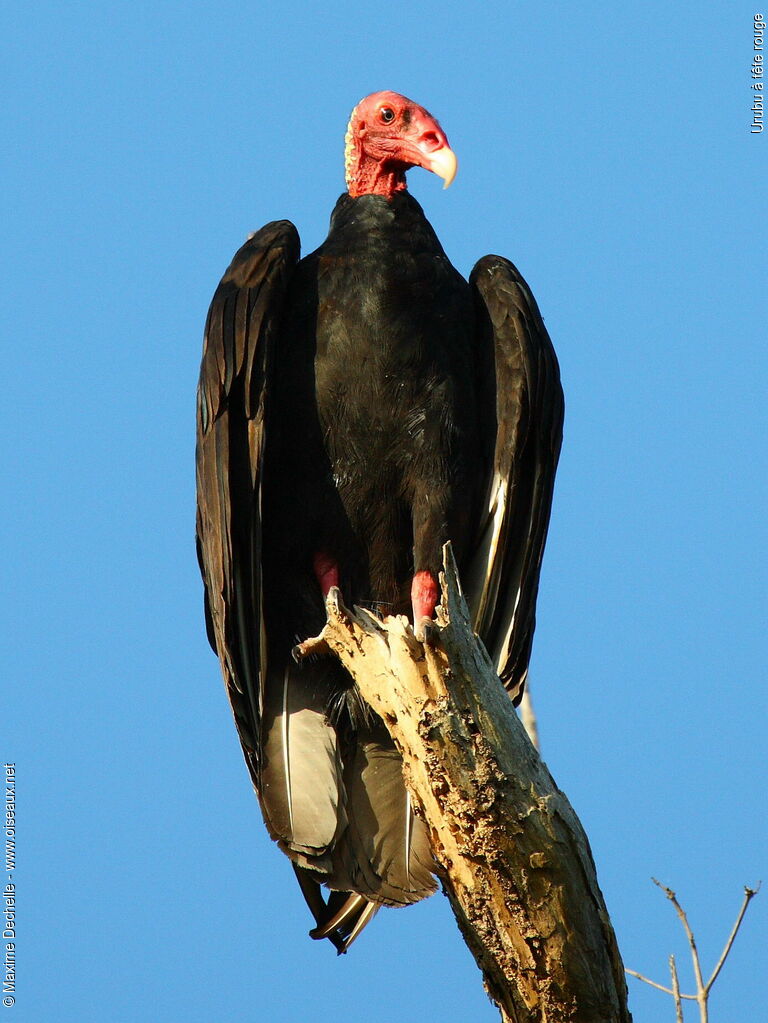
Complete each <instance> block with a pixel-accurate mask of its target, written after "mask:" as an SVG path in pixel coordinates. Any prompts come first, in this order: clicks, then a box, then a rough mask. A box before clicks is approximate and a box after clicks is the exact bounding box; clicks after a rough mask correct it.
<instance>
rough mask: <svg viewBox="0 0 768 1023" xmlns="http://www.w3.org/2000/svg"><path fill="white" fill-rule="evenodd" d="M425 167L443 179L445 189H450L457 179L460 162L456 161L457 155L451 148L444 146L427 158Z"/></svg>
mask: <svg viewBox="0 0 768 1023" xmlns="http://www.w3.org/2000/svg"><path fill="white" fill-rule="evenodd" d="M424 166H425V167H426V168H427V170H431V171H432V173H433V174H437V176H438V177H439V178H442V179H443V181H444V182H445V183H444V185H443V188H444V189H445V188H448V186H449V185H450V184H451V182H452V181H453V179H454V178H455V177H456V169H457V167H458V160H457V159H456V154H455V153H454V151H453V150H452V149H451V148H450V147H449V146H442V147H441V148H440V149H436V150H435V151H434V153H430V154H429V155H428V156H427V157H426V159H425V161H424Z"/></svg>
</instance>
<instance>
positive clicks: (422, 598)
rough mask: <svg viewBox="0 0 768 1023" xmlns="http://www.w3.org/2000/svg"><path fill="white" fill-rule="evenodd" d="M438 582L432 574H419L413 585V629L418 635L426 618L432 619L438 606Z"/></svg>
mask: <svg viewBox="0 0 768 1023" xmlns="http://www.w3.org/2000/svg"><path fill="white" fill-rule="evenodd" d="M437 598H438V590H437V581H436V579H435V577H434V576H433V575H432V573H431V572H426V571H422V572H417V573H416V574H415V575H414V577H413V582H412V583H411V604H412V605H413V627H414V629H416V631H417V633H418V632H419V631H423V630H422V629H421V626H422V623H423V621H424V619H425V618H427V619H430V620H431V619H432V618H433V617H434V614H435V607H436V606H437Z"/></svg>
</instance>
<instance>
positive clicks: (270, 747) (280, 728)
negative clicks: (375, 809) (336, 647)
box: [259, 664, 347, 870]
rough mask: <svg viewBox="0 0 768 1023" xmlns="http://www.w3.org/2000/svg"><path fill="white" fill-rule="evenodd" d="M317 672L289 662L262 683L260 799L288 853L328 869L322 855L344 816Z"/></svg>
mask: <svg viewBox="0 0 768 1023" xmlns="http://www.w3.org/2000/svg"><path fill="white" fill-rule="evenodd" d="M316 675H317V673H316V672H313V671H312V669H311V666H307V668H306V670H305V669H303V668H302V667H299V666H298V665H295V664H289V665H287V666H286V667H285V669H284V670H283V672H282V674H281V676H278V677H277V678H275V677H274V676H273V677H272V678H271V679H270V680H269V683H268V685H267V686H266V687H265V698H264V716H263V719H262V736H261V749H262V768H261V776H260V785H259V797H260V801H261V806H262V810H263V812H264V818H265V820H266V823H267V827H268V828H269V831H270V833H271V835H272V837H273V838H275V839H276V840H277V841H278V842H279V843H280V845H281V847H282V848H284V849H285V851H286V852H287V853H288V855H289V856H291V857H292V858H295V859H298V860H299V862H300V863H301V864H302V865H304V866H307V867H311V868H312V869H315V870H323V869H325V870H327V869H328V868H329V866H330V861H329V860H327V857H326V856H325V854H326V853H327V851H328V850H329V849H330V848H331V847H332V846H333V844H334V842H335V841H336V839H337V838H338V836H339V835H340V833H341V832H342V830H343V829H344V827H345V826H346V823H347V818H346V812H345V809H344V798H343V791H342V787H341V762H340V758H339V752H338V744H337V737H336V730H335V729H334V728H333V727H332V726H331V725H330V724H329V723H328V721H327V719H326V715H325V704H326V702H327V697H326V694H325V692H324V687H323V686H322V684H318V681H322V680H318V679H317V677H316ZM294 854H295V856H294Z"/></svg>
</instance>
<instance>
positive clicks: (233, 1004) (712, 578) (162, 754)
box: [0, 0, 768, 1023]
mask: <svg viewBox="0 0 768 1023" xmlns="http://www.w3.org/2000/svg"><path fill="white" fill-rule="evenodd" d="M564 7H565V5H561V4H553V3H541V2H538V3H533V2H525V3H522V2H521V3H505V4H498V3H490V4H484V5H480V4H477V5H464V6H462V7H458V6H457V7H454V8H451V7H450V5H447V4H445V3H440V4H438V3H409V4H405V3H398V2H391V3H389V4H388V5H385V6H382V5H379V6H376V7H373V6H370V7H365V6H361V5H359V4H351V3H348V2H347V0H342V2H340V3H338V4H336V5H334V6H333V7H329V6H328V5H326V4H319V3H305V4H303V5H300V6H299V7H294V8H293V9H292V10H290V11H289V12H279V11H278V10H277V9H276V7H275V5H270V7H269V9H266V5H263V4H247V5H243V4H242V3H237V4H235V3H231V2H229V0H223V2H219V3H217V4H215V5H214V4H211V3H185V4H182V3H178V2H168V3H153V4H148V3H137V2H132V3H115V2H104V3H99V4H95V3H92V4H87V3H86V4H75V3H72V4H66V5H63V4H59V3H57V4H53V3H36V2H34V0H33V2H30V3H27V4H25V5H23V6H17V7H16V8H15V9H13V10H11V8H9V7H8V6H6V8H5V10H4V12H3V14H2V16H1V17H2V24H0V30H1V31H2V36H3V40H4V44H3V48H4V51H5V56H4V59H3V64H4V72H5V75H4V77H5V86H4V90H3V91H4V100H3V104H2V110H1V111H0V122H2V125H1V127H2V133H3V138H4V139H5V146H4V152H3V160H2V164H3V166H2V191H3V196H4V200H5V202H4V206H5V211H4V217H3V221H4V223H3V231H2V236H1V237H2V242H1V244H2V258H3V280H4V283H5V300H4V302H3V303H2V308H1V309H0V326H1V329H0V338H2V344H3V351H4V357H3V367H4V369H3V381H4V393H5V400H4V407H5V408H6V411H7V412H8V413H9V415H8V416H7V418H6V425H5V429H4V430H3V431H2V435H0V445H1V446H2V465H3V473H4V478H5V486H4V487H3V490H2V497H0V502H2V530H3V536H2V540H3V556H4V559H5V565H4V573H3V575H4V579H5V585H4V587H3V592H4V598H3V602H2V612H3V620H4V629H3V664H4V672H3V674H4V685H3V700H2V708H3V725H4V727H3V733H2V736H3V751H2V755H3V756H4V757H5V758H6V759H7V760H11V761H14V762H15V763H16V765H17V772H18V781H17V786H18V815H19V825H18V836H17V838H18V868H17V871H16V876H15V881H16V882H17V886H18V921H19V927H18V939H17V944H18V952H17V956H18V965H17V970H18V975H17V1002H16V1005H15V1006H13V1007H12V1008H11V1009H4V1008H3V1007H2V1006H0V1012H2V1013H4V1014H6V1015H7V1018H8V1020H9V1021H12V1020H14V1019H15V1020H16V1021H18V1023H21V1021H25V1023H26V1021H33V1023H37V1021H48V1020H52V1019H56V1020H57V1021H61V1023H69V1021H78V1023H80V1021H90V1020H93V1021H103V1020H111V1021H114V1023H132V1021H138V1020H145V1019H151V1020H157V1021H159V1023H176V1021H188V1023H218V1021H220V1020H224V1019H226V1020H228V1021H232V1023H241V1021H242V1023H245V1021H257V1023H258V1021H261V1020H264V1021H266V1020H269V1021H270V1023H293V1021H298V1020H305V1019H307V1018H309V1017H310V1014H311V1018H312V1019H314V1020H317V1021H323V1020H336V1019H338V1018H339V1017H340V1015H342V1014H343V1015H345V1016H346V1017H347V1018H351V1019H357V1018H363V1017H365V1019H366V1021H367V1023H379V1021H381V1023H384V1021H387V1023H389V1021H391V1020H392V1019H394V1018H397V1019H399V1020H401V1021H403V1023H411V1021H423V1020H438V1019H461V1020H467V1021H473V1023H474V1021H477V1023H486V1021H487V1023H490V1021H492V1020H494V1019H496V1018H497V1017H496V1014H495V1010H493V1008H492V1007H491V1006H490V1004H489V1003H488V1002H487V999H486V998H485V995H484V993H483V991H482V988H481V985H480V978H479V974H477V971H476V968H475V966H474V963H473V961H472V960H471V957H470V956H469V953H468V952H467V951H466V949H465V948H464V946H463V944H462V942H461V939H460V937H459V934H458V931H457V929H456V926H455V924H454V922H453V919H452V917H451V914H450V911H449V908H448V906H447V902H446V900H445V899H444V898H443V897H442V896H437V897H435V898H433V899H431V900H429V901H428V902H426V903H423V904H421V905H419V906H417V907H414V908H412V909H409V910H403V911H389V912H382V913H380V914H379V916H378V917H377V919H376V921H375V924H374V925H373V926H371V927H370V928H369V929H368V931H367V932H366V933H365V935H364V937H363V938H362V939H361V940H360V941H359V942H358V944H357V945H356V946H355V948H354V949H353V951H352V952H351V953H350V954H349V955H348V956H346V957H345V958H343V959H341V960H336V958H335V957H334V955H333V951H332V949H331V948H330V946H327V943H313V942H311V941H309V940H308V939H307V937H306V931H307V930H308V928H309V926H310V921H309V919H308V914H307V912H306V911H305V909H304V907H303V905H302V901H301V897H300V894H299V892H298V889H297V888H296V886H295V883H294V879H293V876H292V873H291V871H290V869H289V867H288V864H287V861H286V860H285V859H284V858H283V857H282V856H281V854H280V853H279V852H278V851H277V850H276V849H275V848H273V846H272V845H271V843H270V842H269V841H268V839H267V838H266V836H265V834H264V831H263V827H262V825H261V821H260V817H259V812H258V808H257V805H256V802H255V799H254V798H253V795H252V793H251V791H250V785H249V782H248V778H247V775H246V771H245V768H244V765H243V763H242V760H241V756H240V752H239V749H238V743H237V741H236V738H235V734H234V729H233V727H232V723H231V720H230V713H229V709H228V707H227V704H226V699H225V696H224V692H223V686H222V683H221V681H220V678H219V672H218V665H217V662H216V660H215V658H214V657H213V655H212V654H211V652H210V650H209V649H208V647H207V643H206V639H205V631H204V627H203V620H202V603H201V585H200V582H199V579H198V574H197V567H196V564H195V558H194V548H193V532H194V522H193V520H194V473H193V460H194V391H195V385H196V378H197V371H198V364H199V356H200V345H201V335H202V327H203V323H204V320H205V314H206V310H207V306H208V302H209V301H210V297H211V295H212V293H213V289H214V287H215V285H216V283H217V281H218V279H219V277H220V276H221V274H222V272H223V270H224V269H225V267H226V265H227V263H228V261H229V259H230V257H231V255H232V253H233V252H234V250H235V249H236V248H237V247H238V246H239V245H240V243H241V242H242V240H243V239H244V238H245V236H246V234H247V233H248V232H250V231H252V230H254V229H256V228H257V227H259V226H260V225H261V224H263V223H265V222H266V221H268V220H273V219H278V218H284V217H285V218H289V219H291V220H293V221H294V222H295V223H296V225H297V227H298V228H299V231H300V233H301V236H302V240H303V246H304V251H305V252H307V251H310V250H311V249H312V248H313V247H315V246H316V245H317V244H319V243H320V242H321V241H322V239H323V237H324V234H325V231H326V229H327V222H328V217H329V214H330V211H331V209H332V206H333V203H334V201H335V199H336V198H337V196H338V194H339V193H340V191H341V189H342V188H343V159H342V152H343V135H344V129H345V126H346V121H347V118H348V115H349V111H350V110H351V108H352V106H353V105H354V104H355V103H356V101H357V100H358V99H360V98H361V96H363V95H365V94H366V93H368V92H370V91H372V90H374V89H381V88H391V89H395V90H397V91H400V92H404V93H405V94H406V95H409V96H411V97H412V98H413V99H415V100H416V101H417V102H419V103H421V104H422V105H424V106H426V107H427V108H428V109H430V110H431V111H432V112H433V113H434V114H435V115H436V116H437V117H438V118H439V119H440V121H441V123H442V125H443V127H444V128H445V130H446V132H447V134H448V137H449V138H450V140H451V143H452V145H453V147H454V149H455V150H456V152H457V154H458V157H459V175H458V177H457V180H456V182H455V184H454V186H453V187H452V188H451V190H450V191H449V192H445V193H444V192H442V191H441V188H440V185H441V183H440V182H439V181H438V180H437V179H435V178H433V177H431V176H430V175H428V174H426V173H425V172H422V171H414V172H412V173H411V175H410V183H411V189H412V191H413V192H414V194H415V195H416V196H417V198H418V199H419V200H420V201H421V202H422V204H423V205H424V207H425V211H426V213H427V215H428V217H429V218H430V220H431V222H432V224H433V225H434V227H435V229H436V230H437V232H438V234H439V236H440V238H441V240H442V242H443V244H444V246H445V248H446V250H447V252H448V255H449V256H450V258H451V259H452V260H453V262H454V263H455V265H456V266H457V267H458V268H459V269H460V270H461V271H462V272H463V273H468V272H469V270H470V269H471V267H472V265H473V263H474V262H475V261H476V259H477V258H479V257H480V256H481V255H483V254H485V253H487V252H499V253H501V254H504V255H506V256H508V257H510V258H511V259H512V260H513V261H514V262H515V263H516V264H517V265H518V266H519V267H520V269H521V271H522V272H523V274H524V275H525V276H526V278H527V279H528V282H529V283H530V285H531V287H532V289H533V291H534V293H535V295H536V296H537V298H538V301H539V304H540V306H541V309H542V312H543V315H544V317H545V319H546V322H547V325H548V328H549V330H550V333H551V335H552V337H553V339H554V342H555V345H556V347H557V350H558V354H559V358H560V362H561V368H562V375H563V382H564V387H565V392H566V406H567V412H566V429H565V441H564V447H563V455H562V459H561V467H560V473H559V477H558V484H557V488H556V494H555V508H554V513H553V518H552V526H551V531H550V540H549V545H548V549H547V553H546V558H545V565H544V574H543V580H542V590H541V596H540V602H539V626H538V631H537V637H536V642H535V651H534V659H533V663H532V668H531V678H532V685H533V693H534V699H535V702H536V709H537V712H538V715H539V719H540V725H541V732H542V741H543V745H544V757H545V759H546V761H547V763H548V765H549V767H550V769H551V770H552V772H553V774H554V776H555V778H556V780H557V782H558V784H559V785H560V787H561V788H562V789H563V790H564V791H565V792H566V793H567V794H568V796H569V798H570V799H571V802H572V803H573V805H574V807H575V809H576V810H577V812H578V813H579V815H580V817H581V820H582V822H583V824H584V826H585V828H586V830H587V833H588V834H589V836H590V840H591V843H592V848H593V853H594V856H595V860H596V864H597V869H598V876H599V879H600V882H601V885H602V888H603V891H604V893H605V896H606V900H607V904H608V907H609V910H610V912H611V914H612V918H613V922H614V926H615V928H616V931H617V935H618V939H619V943H620V946H621V949H622V952H623V956H624V959H625V963H626V965H628V966H631V967H633V968H635V969H637V970H640V971H641V972H644V973H646V974H650V975H652V976H653V977H655V978H656V979H658V980H662V981H664V980H665V978H666V960H667V956H668V954H669V953H670V952H673V951H674V952H675V953H676V954H677V956H678V960H679V962H680V964H681V972H682V974H683V985H684V988H687V989H689V990H690V988H691V984H692V981H691V977H690V970H689V968H688V964H687V960H686V953H685V947H684V944H683V941H682V940H681V935H680V931H679V928H678V925H677V922H676V920H675V919H674V915H673V912H672V910H671V907H669V906H668V905H667V904H666V902H665V900H664V898H663V897H662V895H661V894H660V893H659V892H657V891H656V890H655V889H654V888H653V886H652V885H651V883H650V877H651V875H654V876H656V877H658V878H659V879H660V880H662V881H663V882H664V883H666V884H668V885H670V886H672V887H673V888H675V889H676V890H677V891H678V893H679V896H680V898H681V900H682V901H683V904H684V905H685V907H686V908H687V910H688V912H689V915H690V918H691V920H692V923H693V925H694V927H695V929H696V934H697V937H698V940H699V947H700V949H701V952H702V956H703V959H704V962H705V965H711V964H713V963H714V961H715V960H716V958H717V956H718V955H719V952H720V948H721V945H722V942H723V941H724V939H725V937H726V934H727V932H728V930H729V928H730V925H731V922H732V919H733V917H734V916H735V913H736V910H737V907H738V904H739V902H740V898H741V891H742V885H744V884H750V885H751V884H755V883H756V882H757V881H758V880H759V879H760V878H762V877H765V876H766V872H767V871H766V848H767V847H768V845H767V843H766V837H767V836H766V828H765V817H766V807H765V787H766V767H765V764H766V756H765V748H766V714H765V711H766V706H765V688H764V682H763V680H764V674H765V671H764V664H765V660H766V649H765V642H764V638H763V636H764V613H765V579H766V572H765V569H766V565H765V549H766V536H765V525H764V522H765V500H764V480H765V476H766V458H765V433H766V423H765V417H764V415H763V408H764V406H765V378H766V358H765V354H764V352H765V309H764V302H765V290H764V289H765V265H764V264H765V259H764V246H765V220H764V183H763V182H764V178H763V175H764V169H765V159H766V150H765V144H766V143H765V138H764V136H762V135H754V134H750V131H749V125H750V122H751V110H750V107H751V105H752V99H751V97H752V91H751V88H750V86H751V84H752V79H751V77H750V71H749V68H750V64H751V62H752V52H753V51H752V18H753V14H754V13H755V12H754V10H753V9H752V8H749V7H747V6H745V5H743V4H733V3H722V2H719V3H713V4H710V5H708V6H707V7H706V8H704V7H703V6H701V5H697V4H692V3H677V4H668V3H666V4H661V3H656V2H649V3H645V4H642V5H639V4H629V5H626V4H625V5H621V6H619V7H617V6H615V5H603V4H598V3H594V2H591V3H590V2H585V3H581V4H578V5H576V4H573V5H569V6H568V7H567V8H565V9H564ZM767 898H768V893H764V894H762V895H761V896H760V897H759V898H758V899H757V900H756V902H755V903H753V905H752V907H751V909H750V911H749V914H748V916H747V919H746V922H745V924H744V927H743V932H742V934H741V935H740V937H739V939H738V941H737V944H736V946H735V948H734V951H733V952H732V955H731V959H730V960H729V962H728V964H727V966H726V969H725V971H724V973H723V974H722V976H721V978H720V979H719V980H718V982H717V984H716V986H715V989H714V992H713V995H712V1019H713V1023H714V1021H717V1023H740V1021H743V1020H749V1019H753V1018H756V1012H757V1006H759V1005H763V1004H764V1001H765V992H764V981H763V977H764V976H765V972H766V966H768V963H767V962H766V948H768V928H767V927H766V920H767V919H768V912H767V911H766V906H767V905H768V903H766V902H765V900H766V899H767ZM326 946H327V947H326ZM630 991H631V1002H630V1004H631V1007H632V1009H633V1012H634V1014H635V1019H636V1021H638V1023H639V1021H643V1020H666V1019H669V1020H671V1019H673V1018H674V1013H673V1010H672V1006H671V1004H667V1001H666V998H665V996H663V995H661V994H660V993H658V992H654V991H651V990H650V989H646V988H643V987H641V986H640V985H639V984H638V983H637V982H636V981H631V982H630ZM688 1012H689V1013H690V1014H691V1015H690V1018H691V1019H693V1018H694V1016H693V1013H692V1012H691V1009H689V1010H688Z"/></svg>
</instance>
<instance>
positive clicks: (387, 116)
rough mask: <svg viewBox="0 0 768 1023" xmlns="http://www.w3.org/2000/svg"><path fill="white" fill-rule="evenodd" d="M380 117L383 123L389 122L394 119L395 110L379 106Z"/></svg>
mask: <svg viewBox="0 0 768 1023" xmlns="http://www.w3.org/2000/svg"><path fill="white" fill-rule="evenodd" d="M381 119H382V121H383V122H384V124H391V123H392V122H393V121H394V119H395V111H394V110H393V109H392V107H382V108H381Z"/></svg>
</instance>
